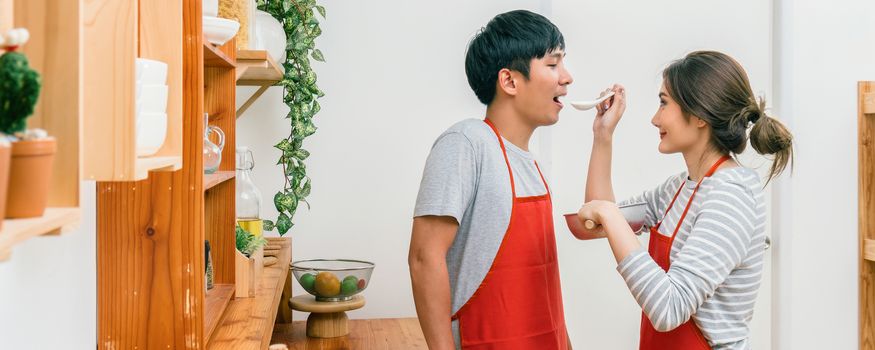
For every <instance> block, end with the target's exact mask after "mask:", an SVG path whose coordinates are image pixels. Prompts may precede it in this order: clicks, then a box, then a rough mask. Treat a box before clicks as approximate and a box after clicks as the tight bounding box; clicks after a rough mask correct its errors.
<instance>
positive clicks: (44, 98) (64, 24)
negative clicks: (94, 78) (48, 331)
mask: <svg viewBox="0 0 875 350" xmlns="http://www.w3.org/2000/svg"><path fill="white" fill-rule="evenodd" d="M80 13H81V8H80V5H79V3H78V2H76V1H63V2H59V3H58V2H55V1H50V0H0V32H3V33H5V32H6V31H7V30H8V29H11V28H13V27H24V28H27V29H28V31H29V32H30V40H29V41H28V42H27V44H25V45H24V46H22V47H21V50H20V51H21V52H22V53H24V54H25V55H26V56H27V59H28V61H29V63H30V66H31V67H32V68H33V69H34V70H36V71H37V72H39V73H40V75H41V76H42V89H41V91H40V96H39V99H38V100H37V104H36V107H35V110H34V113H33V115H32V116H31V117H30V118H29V119H28V128H41V129H44V130H46V131H47V132H48V134H49V135H50V136H52V137H54V138H55V139H56V140H57V143H58V146H57V151H56V153H55V158H54V166H53V169H52V178H51V184H50V189H49V201H48V208H47V209H46V211H45V214H44V215H43V216H42V217H36V218H25V219H11V220H3V217H2V216H3V213H0V220H3V229H2V230H0V261H5V260H8V259H9V258H10V256H11V254H12V248H13V246H15V245H16V244H19V243H22V242H24V241H26V240H27V239H29V238H32V237H36V236H41V235H56V234H58V233H60V232H61V231H67V230H69V229H70V228H72V227H75V224H76V223H77V222H78V221H79V215H80V214H79V209H78V207H79V183H80V181H81V179H82V164H83V162H86V161H87V160H88V159H93V158H94V156H95V155H93V154H90V153H88V152H82V144H84V139H83V138H80V131H81V130H83V125H84V123H86V122H88V121H89V120H91V119H92V118H90V117H85V116H86V114H84V113H83V107H84V104H83V101H82V96H83V90H82V88H81V84H82V80H83V73H82V72H81V71H80V70H78V69H71V68H70V67H77V66H78V65H79V64H80V63H81V57H80V55H79V54H80V53H81V50H80V46H79V45H80V43H81V34H82V26H81V24H80V23H79V21H78V20H77V19H78V17H79V16H78V15H79V14H80ZM77 87H79V88H77ZM0 200H3V199H0Z"/></svg>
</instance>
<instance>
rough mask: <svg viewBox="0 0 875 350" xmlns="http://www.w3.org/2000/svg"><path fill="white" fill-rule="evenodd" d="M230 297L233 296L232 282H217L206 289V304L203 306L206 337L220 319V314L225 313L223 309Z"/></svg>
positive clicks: (217, 324) (211, 332)
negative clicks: (211, 287)
mask: <svg viewBox="0 0 875 350" xmlns="http://www.w3.org/2000/svg"><path fill="white" fill-rule="evenodd" d="M232 297H234V285H233V284H217V285H215V286H213V289H210V290H208V291H207V297H206V303H207V304H206V306H205V307H204V309H205V310H204V322H205V323H204V327H205V328H204V332H206V333H205V336H206V337H207V339H210V335H212V334H213V332H214V331H215V330H216V327H218V326H219V323H220V321H222V316H224V315H225V309H226V308H227V307H228V303H230V302H231V298H232Z"/></svg>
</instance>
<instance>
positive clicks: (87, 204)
mask: <svg viewBox="0 0 875 350" xmlns="http://www.w3.org/2000/svg"><path fill="white" fill-rule="evenodd" d="M80 202H81V203H82V205H83V208H82V221H81V223H80V226H79V228H78V229H76V230H73V231H71V232H66V233H64V234H63V235H62V236H52V237H36V238H33V239H30V240H28V241H26V242H24V243H22V244H21V245H17V246H15V248H13V251H12V258H11V259H10V260H9V261H6V262H2V263H0V348H2V349H22V350H29V349H33V350H42V349H94V347H95V345H96V344H97V262H96V257H97V255H96V238H95V237H96V235H95V232H96V231H97V230H96V226H95V220H94V218H95V190H94V182H83V183H82V186H81V198H80Z"/></svg>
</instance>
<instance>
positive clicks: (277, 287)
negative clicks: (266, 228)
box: [207, 238, 292, 350]
mask: <svg viewBox="0 0 875 350" xmlns="http://www.w3.org/2000/svg"><path fill="white" fill-rule="evenodd" d="M268 242H269V244H273V245H279V244H281V245H282V249H281V250H280V254H279V255H278V256H277V259H278V260H279V261H277V263H275V264H273V265H271V266H266V267H265V268H264V272H263V275H262V277H261V285H260V286H259V288H258V292H256V294H255V297H253V298H236V299H232V300H231V303H230V304H228V308H227V309H225V313H224V315H223V316H222V321H221V323H220V324H219V327H218V328H216V331H215V333H214V334H213V335H212V336H211V337H210V338H209V339H210V340H209V345H208V346H207V348H208V349H229V350H231V349H233V350H248V349H252V350H262V349H267V347H268V345H269V344H270V338H271V333H272V332H273V328H274V327H273V326H274V321H275V320H276V316H277V309H279V308H288V306H286V304H287V302H288V301H285V300H282V299H283V298H282V294H283V290H284V289H285V287H286V281H287V279H286V277H287V276H288V274H289V262H290V261H291V258H292V243H291V239H288V238H268Z"/></svg>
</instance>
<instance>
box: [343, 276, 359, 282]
mask: <svg viewBox="0 0 875 350" xmlns="http://www.w3.org/2000/svg"><path fill="white" fill-rule="evenodd" d="M343 281H344V282H346V281H353V283H359V279H358V278H357V277H355V276H346V278H344V279H343Z"/></svg>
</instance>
